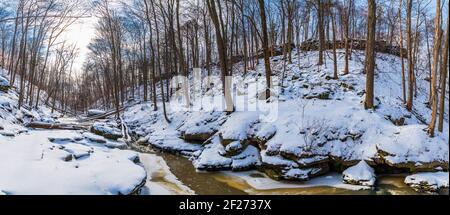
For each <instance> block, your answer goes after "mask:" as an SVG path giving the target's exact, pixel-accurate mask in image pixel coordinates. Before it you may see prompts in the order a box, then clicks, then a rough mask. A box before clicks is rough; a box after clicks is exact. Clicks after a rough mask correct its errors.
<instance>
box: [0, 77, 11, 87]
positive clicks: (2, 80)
mask: <svg viewBox="0 0 450 215" xmlns="http://www.w3.org/2000/svg"><path fill="white" fill-rule="evenodd" d="M0 87H9V81H8V79H6V78H4V77H3V76H1V75H0Z"/></svg>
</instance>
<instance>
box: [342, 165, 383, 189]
mask: <svg viewBox="0 0 450 215" xmlns="http://www.w3.org/2000/svg"><path fill="white" fill-rule="evenodd" d="M342 175H343V180H344V183H347V184H352V185H361V186H369V187H373V186H374V185H375V181H376V175H375V170H374V169H373V168H372V167H370V166H369V165H368V164H367V163H366V162H365V161H361V162H359V163H358V164H357V165H356V166H352V167H350V168H348V169H346V170H345V171H344V172H343V173H342Z"/></svg>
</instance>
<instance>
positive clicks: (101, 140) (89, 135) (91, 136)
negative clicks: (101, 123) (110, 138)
mask: <svg viewBox="0 0 450 215" xmlns="http://www.w3.org/2000/svg"><path fill="white" fill-rule="evenodd" d="M83 137H85V138H87V139H89V140H90V141H93V142H97V143H106V142H107V140H106V138H104V137H102V136H100V135H96V134H93V133H91V132H84V133H83Z"/></svg>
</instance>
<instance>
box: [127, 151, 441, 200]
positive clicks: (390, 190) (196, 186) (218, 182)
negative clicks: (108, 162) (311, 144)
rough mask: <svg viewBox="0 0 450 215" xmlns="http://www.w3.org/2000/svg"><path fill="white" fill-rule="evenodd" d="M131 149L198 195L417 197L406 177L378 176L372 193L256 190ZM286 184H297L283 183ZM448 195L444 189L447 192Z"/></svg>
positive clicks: (224, 176) (186, 164) (183, 162)
mask: <svg viewBox="0 0 450 215" xmlns="http://www.w3.org/2000/svg"><path fill="white" fill-rule="evenodd" d="M145 148H147V147H144V148H142V147H139V149H137V148H135V147H133V149H134V150H137V151H139V152H143V153H152V154H156V155H158V156H161V157H162V158H163V159H164V160H165V162H166V163H167V165H168V166H169V168H170V171H171V172H172V173H173V174H174V175H175V176H176V177H177V178H178V179H179V180H180V181H181V182H182V183H183V184H184V185H186V186H188V187H189V188H190V189H192V190H193V191H195V193H196V194H199V195H249V194H251V195H418V194H419V193H417V192H416V191H414V190H413V189H411V188H410V187H408V186H407V185H406V184H405V183H404V182H403V181H404V180H405V177H406V175H381V176H379V178H378V182H377V186H376V188H375V189H373V190H359V191H358V190H347V189H342V188H335V187H331V186H330V187H328V186H314V187H301V188H279V189H264V190H258V189H255V188H253V187H252V186H250V185H249V184H248V183H247V182H246V181H245V180H244V179H242V178H239V177H237V176H232V175H230V174H226V173H225V172H198V171H197V170H196V169H195V168H194V166H193V165H192V162H191V161H190V160H189V159H187V158H185V157H181V156H177V155H173V154H169V153H164V152H159V151H153V150H151V149H148V148H147V149H145ZM249 176H250V177H255V178H258V177H266V176H265V175H264V174H263V173H256V174H255V173H254V172H249ZM283 183H286V184H288V185H292V184H294V185H295V184H298V185H301V184H302V183H301V182H287V181H286V182H283ZM444 192H445V191H444ZM447 195H448V190H447Z"/></svg>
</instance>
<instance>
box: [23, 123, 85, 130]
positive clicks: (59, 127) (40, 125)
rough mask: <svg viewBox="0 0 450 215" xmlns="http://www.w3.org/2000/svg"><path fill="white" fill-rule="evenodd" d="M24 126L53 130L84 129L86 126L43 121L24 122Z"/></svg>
mask: <svg viewBox="0 0 450 215" xmlns="http://www.w3.org/2000/svg"><path fill="white" fill-rule="evenodd" d="M25 127H27V128H35V129H55V130H84V129H87V128H86V127H83V126H80V125H76V124H62V123H45V122H30V123H26V124H25Z"/></svg>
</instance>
